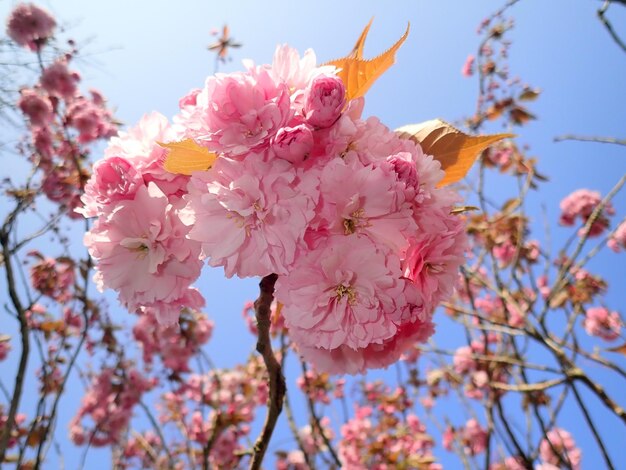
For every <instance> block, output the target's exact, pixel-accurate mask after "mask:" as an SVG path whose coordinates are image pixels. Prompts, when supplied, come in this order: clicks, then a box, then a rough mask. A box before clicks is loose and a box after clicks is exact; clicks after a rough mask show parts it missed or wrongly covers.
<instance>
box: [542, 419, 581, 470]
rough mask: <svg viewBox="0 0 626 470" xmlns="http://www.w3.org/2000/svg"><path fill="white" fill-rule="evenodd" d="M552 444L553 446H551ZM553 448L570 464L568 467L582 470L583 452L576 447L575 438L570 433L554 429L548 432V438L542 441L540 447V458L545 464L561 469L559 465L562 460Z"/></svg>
mask: <svg viewBox="0 0 626 470" xmlns="http://www.w3.org/2000/svg"><path fill="white" fill-rule="evenodd" d="M548 441H549V442H548ZM550 443H551V444H552V445H550ZM553 448H554V449H555V450H556V451H557V452H559V454H560V455H561V458H562V459H564V460H565V462H567V463H569V465H568V466H570V467H571V468H572V469H573V470H580V463H581V460H582V452H581V451H580V449H579V448H577V447H576V443H575V442H574V438H573V437H572V435H571V434H570V433H569V432H567V431H566V430H564V429H561V428H553V429H552V430H550V431H548V433H547V435H546V438H544V439H542V441H541V444H540V445H539V456H540V457H541V459H542V460H543V463H544V464H548V465H555V466H556V468H559V467H558V465H559V463H560V461H561V459H559V457H558V456H557V455H556V454H555V453H554V450H553ZM544 468H547V467H544Z"/></svg>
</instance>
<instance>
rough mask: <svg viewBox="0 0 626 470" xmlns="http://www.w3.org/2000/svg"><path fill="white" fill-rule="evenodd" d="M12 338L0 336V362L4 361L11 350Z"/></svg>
mask: <svg viewBox="0 0 626 470" xmlns="http://www.w3.org/2000/svg"><path fill="white" fill-rule="evenodd" d="M10 341H11V339H10V337H4V336H0V361H4V360H5V359H6V358H7V356H8V355H9V351H10V350H11V342H10Z"/></svg>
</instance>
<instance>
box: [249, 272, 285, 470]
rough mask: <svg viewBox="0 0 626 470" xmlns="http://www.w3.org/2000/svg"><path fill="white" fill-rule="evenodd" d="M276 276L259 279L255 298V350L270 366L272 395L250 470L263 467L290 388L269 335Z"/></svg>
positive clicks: (266, 365) (255, 445) (266, 364)
mask: <svg viewBox="0 0 626 470" xmlns="http://www.w3.org/2000/svg"><path fill="white" fill-rule="evenodd" d="M276 279H278V276H277V275H276V274H270V275H269V276H265V277H264V278H263V279H261V282H260V283H259V287H260V289H261V292H260V293H259V298H258V299H256V301H255V302H254V313H255V315H256V322H257V328H258V332H259V333H258V334H259V337H258V340H257V343H256V350H257V351H258V352H259V354H261V356H262V357H263V362H264V363H265V367H266V369H267V373H268V383H269V389H270V396H269V402H268V404H267V415H266V417H265V423H264V424H263V430H262V431H261V434H260V435H259V437H258V438H257V440H256V442H255V444H254V448H253V454H252V460H251V461H250V470H258V469H259V468H261V464H262V463H263V457H264V456H265V452H266V451H267V446H268V445H269V443H270V439H271V438H272V433H273V432H274V427H275V426H276V421H277V420H278V416H279V415H280V412H281V411H282V409H283V399H284V397H285V392H286V391H287V387H286V385H285V377H284V376H283V372H282V369H281V367H280V364H279V362H278V361H277V360H276V356H274V352H273V351H272V340H271V338H270V325H271V305H272V301H273V300H274V284H276Z"/></svg>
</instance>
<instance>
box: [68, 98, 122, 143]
mask: <svg viewBox="0 0 626 470" xmlns="http://www.w3.org/2000/svg"><path fill="white" fill-rule="evenodd" d="M67 115H68V123H69V125H70V126H72V127H74V128H75V129H76V130H78V132H79V135H78V141H79V142H80V143H90V142H93V141H94V140H97V139H101V138H105V137H111V136H113V135H115V134H116V132H117V127H116V126H115V124H113V123H112V119H113V116H112V115H111V112H110V111H109V110H108V109H107V108H106V107H105V105H104V103H100V104H97V103H96V102H95V101H92V100H89V99H87V98H85V97H83V96H81V97H77V98H75V99H74V100H73V101H72V103H71V104H70V106H69V107H68V109H67Z"/></svg>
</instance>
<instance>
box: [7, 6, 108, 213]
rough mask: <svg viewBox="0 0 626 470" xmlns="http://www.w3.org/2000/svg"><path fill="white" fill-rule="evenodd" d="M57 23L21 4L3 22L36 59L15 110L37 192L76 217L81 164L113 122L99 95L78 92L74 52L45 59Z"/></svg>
mask: <svg viewBox="0 0 626 470" xmlns="http://www.w3.org/2000/svg"><path fill="white" fill-rule="evenodd" d="M55 26H56V22H55V20H54V18H52V17H51V16H50V15H49V14H48V12H46V11H45V10H42V9H41V8H39V7H37V6H35V5H32V4H20V5H18V6H17V7H16V8H15V9H14V10H13V11H12V13H11V15H10V17H9V19H8V22H7V34H8V35H9V37H10V38H11V39H13V40H14V41H15V42H16V43H17V44H19V45H21V46H24V47H27V48H29V49H30V50H31V51H33V52H34V53H35V54H36V55H37V59H38V67H39V72H40V78H39V82H38V83H36V84H35V85H34V86H32V87H25V88H22V89H21V90H20V98H19V101H18V103H17V106H18V108H19V109H20V110H21V112H22V113H23V114H24V116H25V117H27V118H28V121H29V133H30V141H29V142H27V143H26V144H27V145H26V146H25V148H24V149H23V150H22V152H23V153H25V154H27V155H29V156H30V158H31V159H32V160H33V163H34V165H35V166H36V167H37V168H38V169H39V170H41V172H42V175H43V180H42V184H41V189H42V191H43V193H44V194H45V195H46V197H47V198H48V199H49V200H51V201H53V202H55V203H57V204H59V205H61V207H64V208H65V209H67V210H68V215H70V216H71V217H80V216H79V215H78V214H76V213H75V212H74V209H75V208H77V207H80V205H81V203H80V194H81V188H82V186H83V185H84V182H85V181H86V180H87V178H89V173H88V172H87V170H86V169H84V168H82V166H81V163H82V162H84V161H85V160H86V158H87V156H88V150H87V147H86V145H88V144H90V143H93V142H95V141H96V140H98V139H104V138H108V137H111V136H112V135H114V134H115V133H116V132H117V124H116V122H115V120H114V119H113V115H112V113H111V111H110V110H109V109H108V108H107V106H106V102H105V100H104V97H103V96H102V94H101V93H100V92H99V91H97V90H90V91H89V94H88V95H85V94H83V93H81V92H80V90H79V84H80V80H81V77H80V75H79V73H78V72H76V71H75V70H72V69H71V68H70V62H71V60H72V58H73V56H74V55H75V54H76V53H77V51H76V49H75V48H74V47H73V46H74V44H73V42H72V41H70V43H69V45H70V46H71V47H72V50H70V51H69V52H64V53H62V54H61V53H59V54H56V56H55V57H54V58H53V59H52V60H51V61H48V60H47V58H46V57H45V56H44V46H46V44H47V43H48V41H49V40H50V39H51V37H52V35H53V33H54V29H55Z"/></svg>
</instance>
